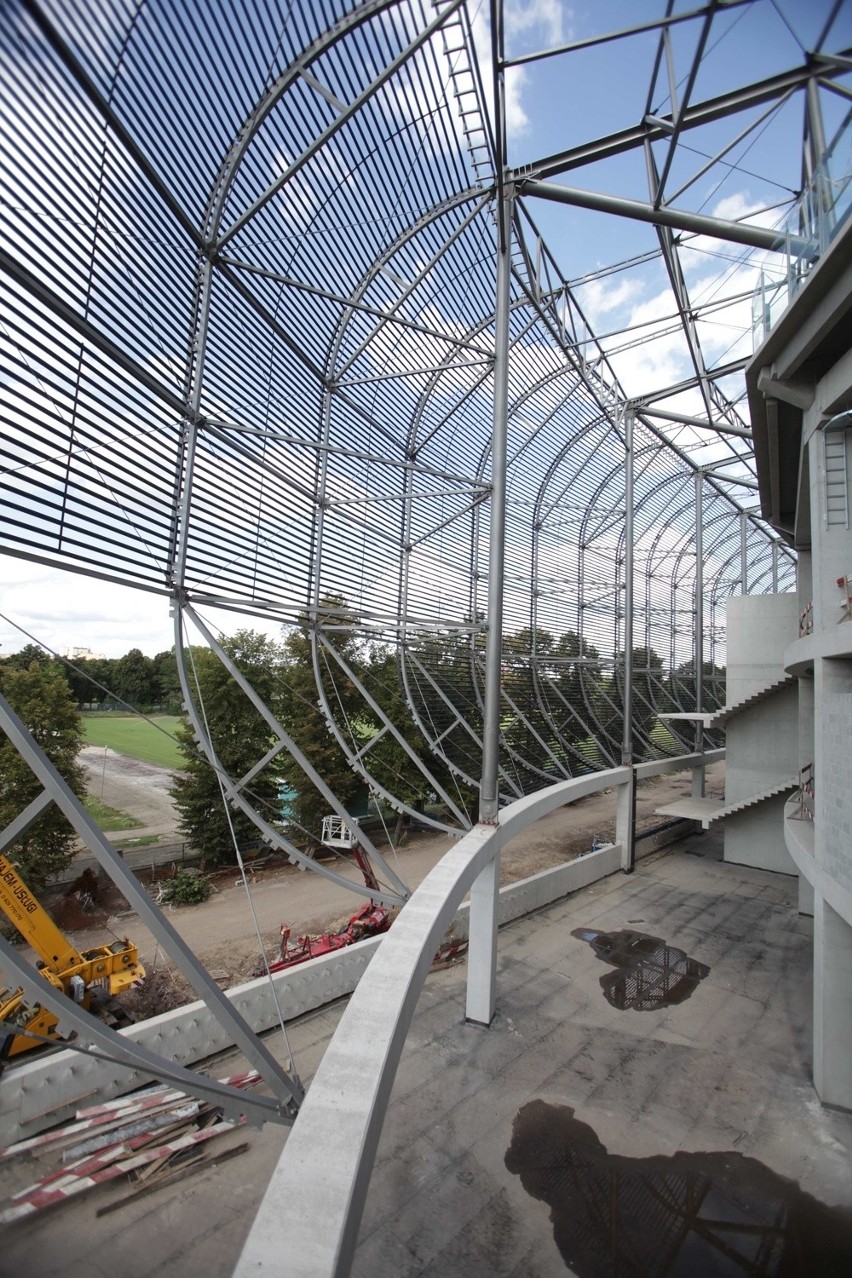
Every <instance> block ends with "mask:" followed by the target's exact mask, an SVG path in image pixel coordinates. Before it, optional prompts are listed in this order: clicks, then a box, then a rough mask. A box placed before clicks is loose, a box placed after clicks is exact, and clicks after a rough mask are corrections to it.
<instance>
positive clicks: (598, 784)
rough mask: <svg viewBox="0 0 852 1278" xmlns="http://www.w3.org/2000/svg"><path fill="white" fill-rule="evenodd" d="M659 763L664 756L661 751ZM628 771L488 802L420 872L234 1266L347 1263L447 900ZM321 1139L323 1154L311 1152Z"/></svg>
mask: <svg viewBox="0 0 852 1278" xmlns="http://www.w3.org/2000/svg"><path fill="white" fill-rule="evenodd" d="M688 757H689V759H690V761H692V760H694V757H695V756H688ZM660 763H661V764H665V765H666V767H667V768H668V766H669V765H670V764H671V763H672V760H661V761H660ZM684 766H686V767H688V766H690V763H687V764H685V765H684ZM630 779H631V769H630V768H629V767H621V768H609V769H607V770H606V771H603V772H596V773H592V774H590V775H588V776H584V777H574V778H572V779H570V780H567V781H560V782H558V783H557V784H556V785H553V786H549V787H548V788H547V789H545V790H540V791H538V792H536V793H535V794H532V795H527V796H525V797H524V798H522V799H518V800H517V801H516V802H515V803H512V804H510V805H509V806H508V807H506V808H504V809H503V810H502V811H501V812H500V815H499V824H498V825H496V826H483V825H478V826H476V827H475V828H474V829H473V830H471V831H469V833H467V834H466V835H465V836H464V837H463V838H462V839H461V840H460V841H459V842H458V843H457V844H456V845H455V847H453V848H452V849H451V850H450V851H449V852H448V853H447V854H446V856H444V857H443V858H442V860H441V861H439V863H438V864H437V865H436V866H435V868H434V869H433V870H432V871H431V872H430V874H429V875H428V876H427V877H426V878H425V879H424V880H423V882H422V883H421V885H420V887H419V888H417V890H416V891H415V892H414V894H413V896H412V897H411V898H410V900H409V901H408V902H407V904H406V905H405V907H404V908H403V910H402V911H401V913H400V914H399V916H398V918H397V920H396V922H395V923H394V926H393V928H392V929H391V931H390V932H389V933H388V934H387V935H386V936H385V938H384V940H383V942H382V945H381V947H380V949H379V951H378V953H377V954H376V955H375V957H374V958H373V959H372V961H371V963H370V966H369V968H368V969H367V971H366V973H365V974H364V976H363V977H362V978H361V981H360V983H359V985H358V987H357V989H356V990H355V993H354V994H353V995H352V998H351V999H350V1001H349V1005H348V1006H347V1008H346V1010H345V1012H344V1013H343V1016H342V1017H341V1020H340V1022H339V1024H338V1027H337V1030H336V1031H335V1034H334V1037H333V1038H332V1040H331V1042H330V1043H329V1045H328V1047H327V1049H326V1052H325V1055H324V1057H323V1059H322V1062H321V1064H320V1067H319V1069H318V1070H317V1073H316V1075H315V1077H314V1079H313V1082H312V1083H311V1086H310V1089H309V1091H308V1094H307V1098H306V1100H305V1102H304V1104H303V1106H302V1108H301V1111H300V1113H299V1117H298V1121H297V1122H296V1124H295V1126H294V1127H293V1130H292V1131H291V1133H290V1135H289V1137H288V1140H287V1144H286V1146H285V1148H284V1151H283V1153H282V1155H281V1158H280V1160H279V1163H278V1166H277V1167H276V1169H275V1171H274V1172H273V1174H272V1177H271V1179H270V1182H269V1185H268V1188H267V1190H266V1194H265V1195H264V1198H263V1201H262V1203H261V1205H260V1209H259V1211H258V1214H257V1217H256V1218H255V1221H254V1224H253V1225H252V1228H251V1231H250V1233H249V1236H248V1239H247V1241H246V1244H245V1247H244V1249H243V1252H242V1255H241V1257H240V1260H239V1261H238V1263H237V1267H236V1269H235V1271H234V1276H235V1278H262V1276H263V1275H267V1276H269V1275H283V1274H284V1273H285V1272H286V1274H287V1278H345V1275H347V1274H348V1273H349V1271H350V1267H351V1263H352V1257H353V1255H354V1251H355V1247H356V1244H357V1240H358V1230H359V1228H360V1224H361V1217H362V1213H363V1209H364V1202H365V1200H366V1195H367V1188H368V1185H369V1181H370V1174H371V1172H372V1167H373V1162H374V1159H375V1154H376V1149H377V1147H378V1142H379V1137H380V1135H381V1130H382V1124H383V1122H384V1118H385V1114H386V1112H387V1107H388V1102H389V1100H390V1094H391V1090H392V1088H393V1082H394V1077H395V1075H396V1070H397V1067H398V1064H399V1060H400V1057H401V1054H402V1050H403V1047H404V1044H405V1039H406V1037H407V1034H408V1030H409V1026H410V1024H411V1019H412V1017H413V1014H414V1009H415V1007H416V1004H417V1000H418V999H419V997H420V992H421V990H422V988H423V985H424V983H425V980H426V976H427V974H428V972H429V968H430V967H431V964H432V960H433V958H434V955H435V952H436V950H437V949H438V946H439V944H440V942H441V940H442V939H443V936H444V932H445V931H446V928H447V927H448V925H449V923H450V922H451V920H452V918H453V916H454V914H455V911H456V909H457V907H458V905H459V904H460V903H461V901H462V899H463V897H464V896H465V894H466V893H467V891H468V890H469V889H470V887H471V885H472V884H473V882H474V880H475V879H476V878H477V877H478V876H479V874H480V873H481V872H482V871H483V869H484V868H485V867H486V866H487V865H488V864H489V863H490V862H491V861H492V860H493V859H494V857H496V856H497V854H498V853H499V851H500V850H501V848H502V847H503V846H504V845H505V844H506V843H507V842H508V841H509V840H510V839H512V838H514V837H515V835H517V834H519V833H520V832H521V831H522V830H524V829H525V828H526V827H527V826H528V825H530V824H531V823H532V822H533V821H536V820H538V819H539V818H540V817H543V816H545V815H547V813H548V812H552V811H553V810H554V809H556V808H559V807H563V806H564V805H565V804H567V803H571V802H574V801H575V800H577V799H581V798H584V797H585V796H586V795H588V794H595V793H599V792H600V791H601V790H606V789H609V788H611V787H620V786H623V785H626V784H628V782H629V781H630ZM324 1150H325V1151H329V1156H327V1157H326V1156H320V1154H321V1152H322V1151H324ZM330 1151H333V1154H331V1152H330Z"/></svg>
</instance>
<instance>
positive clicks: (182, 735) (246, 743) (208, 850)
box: [171, 630, 282, 865]
mask: <svg viewBox="0 0 852 1278" xmlns="http://www.w3.org/2000/svg"><path fill="white" fill-rule="evenodd" d="M222 647H223V649H224V651H225V652H226V653H227V654H228V656H229V657H230V658H231V660H232V661H233V662H234V664H235V666H236V667H237V669H238V670H239V671H240V673H241V674H243V675H244V676H245V678H246V679H247V680H248V682H249V683H250V684H251V686H252V688H254V690H255V691H256V692H257V694H258V696H259V697H260V699H261V700H262V701H263V702H264V703H265V704H266V705H268V706H269V707H270V708H271V709H273V710H275V708H276V703H277V700H278V669H279V666H280V664H281V648H280V645H279V644H276V643H275V642H274V641H273V640H271V639H268V638H267V637H266V636H265V635H262V634H258V633H257V632H256V631H254V630H240V631H238V632H237V633H236V634H235V635H233V636H232V637H231V638H230V639H226V640H224V641H223V643H222ZM192 659H193V666H194V668H195V673H196V678H197V680H198V686H199V692H198V700H199V702H200V708H202V709H203V714H204V717H205V719H206V723H207V727H208V730H209V734H210V740H211V742H212V744H213V749H214V750H215V752H216V756H217V758H218V759H219V762H220V763H221V765H222V768H223V770H224V771H225V773H226V774H227V775H228V776H229V777H231V778H234V779H239V778H240V777H243V776H245V774H246V773H247V772H248V771H249V770H250V769H251V768H253V767H254V766H255V764H256V763H258V762H259V761H260V760H261V759H262V758H263V757H264V755H265V754H266V753H267V751H268V750H269V748H270V746H271V745H272V743H273V739H274V738H273V733H272V732H271V730H270V728H269V725H268V724H267V722H266V720H265V719H264V718H263V717H262V715H260V714H259V713H258V711H257V710H256V709H255V707H254V706H253V705H252V703H251V702H250V701H249V699H248V697H246V695H245V693H244V692H243V691H242V689H241V688H240V686H239V684H238V683H237V682H236V680H235V679H234V678H233V677H232V676H231V674H230V673H229V671H228V670H227V669H226V668H225V666H223V665H222V663H221V662H220V661H219V659H218V657H216V655H215V654H214V653H213V652H211V651H210V650H209V649H207V648H194V649H193V650H192ZM176 736H177V740H178V746H179V748H180V751H181V753H182V754H183V757H184V760H185V762H184V766H183V770H182V771H181V772H179V773H177V775H176V776H175V778H174V780H173V782H172V785H171V794H172V797H173V798H174V801H175V803H176V805H177V808H178V811H179V812H180V823H179V825H178V830H179V831H180V833H181V834H182V835H183V836H184V837H185V838H186V839H188V840H189V842H190V843H191V844H192V846H193V847H195V848H197V849H198V850H199V851H200V852H202V853H203V855H204V858H205V861H206V862H207V864H208V865H228V864H231V863H233V862H235V861H236V853H235V851H234V837H233V836H232V834H231V826H230V824H229V821H228V812H227V811H226V808H225V804H224V803H223V800H222V792H221V789H220V786H219V779H218V775H217V773H216V771H215V769H214V768H213V767H212V766H211V765H210V764H209V763H208V761H207V759H206V758H205V757H204V756H203V755H202V754H201V753H200V752H199V750H198V748H197V747H196V744H195V740H194V736H193V730H192V728H191V727H190V725H189V723H188V722H187V721H186V720H184V722H183V723H182V724H181V725H180V726H179V727H178V730H177V733H176ZM281 775H282V765H281V762H280V757H279V759H276V760H273V761H272V762H271V763H269V764H267V765H266V767H264V768H263V769H262V770H261V771H260V772H259V773H257V775H256V776H254V777H253V778H252V780H251V782H250V784H249V785H248V787H247V788H246V791H245V793H246V797H247V798H248V799H249V801H250V802H251V804H252V806H253V807H254V808H255V809H256V810H258V811H259V812H260V813H261V815H263V816H264V818H265V819H266V820H267V821H272V820H276V819H277V818H278V813H279V806H280V800H279V792H280V787H281ZM230 816H231V821H232V822H233V828H234V835H235V836H236V840H237V843H238V844H239V846H240V847H243V846H244V845H246V844H250V843H254V842H256V840H257V838H258V831H257V827H256V826H255V825H254V823H253V822H252V821H250V820H249V818H248V817H247V816H245V815H244V814H243V813H242V812H241V811H240V810H239V809H236V808H234V809H232V810H231V812H230Z"/></svg>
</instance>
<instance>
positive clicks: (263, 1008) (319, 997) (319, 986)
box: [0, 937, 383, 1143]
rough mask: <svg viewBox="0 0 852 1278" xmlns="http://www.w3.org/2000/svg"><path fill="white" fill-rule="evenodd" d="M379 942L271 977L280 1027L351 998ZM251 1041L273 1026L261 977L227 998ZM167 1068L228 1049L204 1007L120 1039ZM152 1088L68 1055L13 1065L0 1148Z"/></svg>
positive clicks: (3, 1101)
mask: <svg viewBox="0 0 852 1278" xmlns="http://www.w3.org/2000/svg"><path fill="white" fill-rule="evenodd" d="M382 939H383V938H382V937H371V938H369V939H367V940H364V941H360V942H359V943H358V944H357V945H353V946H350V947H347V948H346V949H345V950H338V951H336V953H334V954H327V955H323V956H322V957H321V958H316V959H313V960H311V962H309V963H305V964H303V965H302V966H300V967H297V968H294V969H291V970H290V971H289V972H280V973H276V975H275V976H274V977H273V980H274V983H275V992H276V994H277V997H278V1001H279V1003H280V1006H281V1013H282V1016H283V1018H284V1020H285V1021H290V1020H293V1019H294V1018H295V1017H297V1016H302V1015H304V1014H305V1013H306V1012H311V1011H313V1010H314V1009H316V1008H318V1007H323V1006H325V1005H326V1004H328V1003H332V1002H334V1001H335V1000H336V999H338V998H343V997H345V996H346V995H348V994H351V993H352V991H353V990H354V989H355V987H356V985H357V984H358V982H359V980H360V979H361V977H362V976H363V974H364V972H365V971H366V970H367V965H368V964H369V962H370V960H371V958H372V957H373V954H374V953H375V952H376V950H377V949H378V947H379V945H380V944H381V942H382ZM225 996H226V998H228V999H229V1000H230V1001H231V1002H232V1003H233V1004H234V1006H235V1007H236V1008H237V1011H239V1012H240V1014H241V1015H242V1016H243V1017H244V1019H245V1021H246V1022H247V1024H248V1025H249V1026H250V1027H251V1029H252V1030H253V1031H254V1032H255V1033H256V1034H262V1033H265V1032H266V1031H268V1030H272V1029H274V1028H275V1027H276V1026H277V1024H278V1013H277V1010H276V1007H275V998H274V997H273V992H272V989H271V987H270V983H269V980H268V978H267V977H265V976H262V977H259V978H258V979H257V980H253V981H249V982H247V983H246V984H245V985H238V986H235V987H234V988H233V989H231V990H227V991H226V995H225ZM119 1033H120V1036H121V1037H122V1038H124V1039H130V1040H131V1041H132V1042H136V1043H140V1044H141V1045H142V1046H143V1047H146V1048H148V1049H149V1050H150V1051H153V1052H156V1053H157V1054H158V1055H159V1056H162V1057H164V1058H165V1059H166V1060H169V1061H174V1062H176V1063H177V1064H179V1065H186V1066H191V1065H194V1064H196V1063H198V1062H199V1061H204V1060H207V1059H209V1058H210V1057H211V1056H214V1055H215V1054H216V1053H217V1052H221V1051H225V1050H227V1049H228V1048H230V1047H232V1046H233V1038H232V1037H231V1035H230V1034H228V1032H227V1030H225V1029H224V1028H223V1027H222V1026H221V1025H220V1024H219V1022H218V1020H217V1019H216V1017H215V1016H214V1015H213V1013H212V1012H211V1011H210V1009H209V1008H208V1007H207V1005H206V1003H204V1002H197V1003H190V1004H188V1005H186V1006H183V1007H176V1008H175V1009H174V1010H173V1011H171V1012H164V1013H163V1014H162V1015H160V1016H155V1017H152V1018H151V1019H150V1020H147V1021H141V1022H140V1023H139V1024H138V1025H131V1026H128V1027H127V1029H123V1030H121V1031H119ZM152 1081H154V1080H153V1079H152V1078H151V1077H150V1076H148V1075H146V1074H143V1073H141V1072H140V1071H138V1070H134V1069H130V1068H128V1067H126V1066H122V1065H118V1064H114V1063H112V1062H109V1061H103V1060H98V1059H96V1058H93V1057H89V1056H85V1055H83V1054H82V1053H80V1052H76V1051H74V1050H73V1049H66V1050H65V1051H61V1052H54V1053H51V1054H50V1055H49V1056H45V1057H41V1058H39V1059H37V1060H34V1061H27V1062H26V1063H23V1064H20V1065H16V1066H15V1067H14V1069H10V1070H9V1071H7V1073H6V1075H5V1077H4V1078H3V1080H2V1082H0V1143H12V1142H13V1141H16V1140H21V1139H23V1138H25V1137H27V1136H33V1135H35V1134H36V1133H37V1132H40V1131H44V1130H45V1128H47V1127H52V1126H54V1125H55V1124H56V1123H61V1122H64V1121H65V1120H67V1119H69V1118H73V1116H74V1114H75V1113H76V1111H77V1110H78V1109H79V1108H81V1107H82V1106H84V1105H91V1104H95V1103H97V1102H100V1101H104V1100H109V1099H111V1098H113V1097H115V1096H122V1095H124V1094H125V1093H127V1092H130V1091H133V1090H134V1089H135V1088H137V1087H142V1086H144V1085H145V1084H146V1083H149V1082H152Z"/></svg>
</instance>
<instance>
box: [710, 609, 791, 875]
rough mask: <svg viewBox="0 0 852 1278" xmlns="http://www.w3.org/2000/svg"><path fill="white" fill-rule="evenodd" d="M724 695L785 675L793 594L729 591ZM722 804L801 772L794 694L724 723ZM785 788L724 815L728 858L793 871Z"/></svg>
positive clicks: (730, 700) (730, 697)
mask: <svg viewBox="0 0 852 1278" xmlns="http://www.w3.org/2000/svg"><path fill="white" fill-rule="evenodd" d="M727 615H728V681H727V695H726V701H727V704H728V705H736V704H737V703H738V702H741V701H742V700H743V699H744V698H746V697H748V696H750V695H751V694H753V693H755V692H759V691H761V690H762V689H764V688H766V687H767V686H769V685H770V684H773V683H777V682H778V681H779V680H781V679H783V678H784V674H785V671H784V652H785V649H786V648H787V647H788V645H789V644H790V643H791V642H792V641H793V640H794V639H795V637H796V636H797V635H798V633H799V601H798V598H797V596H796V595H792V594H790V595H745V596H742V595H734V596H732V597H731V598H730V599H729V601H728V614H727ZM725 746H726V751H727V766H726V769H725V805H726V806H727V805H729V804H734V803H740V802H742V801H744V800H747V799H750V798H754V797H756V796H757V795H759V794H763V793H765V792H766V791H767V790H771V789H772V788H773V787H774V786H776V785H779V784H781V783H782V782H784V781H789V780H790V779H791V778H794V777H797V776H798V775H799V768H800V766H801V760H800V758H799V696H798V688H797V686H796V685H795V684H793V685H791V686H790V687H787V688H780V689H779V690H778V691H776V692H773V693H772V694H771V695H770V696H768V697H766V698H764V699H763V700H762V701H758V702H756V703H755V704H754V705H753V706H749V707H747V708H746V709H744V710H741V711H740V712H739V713H737V714H733V715H731V717H730V718H729V719H728V720H727V721H726V723H725ZM785 799H786V795H780V796H778V797H777V798H773V799H768V800H764V801H762V802H760V803H756V804H755V805H754V806H753V807H750V808H747V809H745V810H744V811H743V812H738V813H735V814H733V815H732V816H729V817H726V819H725V860H726V861H732V862H734V863H735V864H737V865H753V866H755V868H757V869H761V870H775V871H777V872H778V873H781V874H795V873H796V867H795V864H794V862H793V860H792V858H791V856H790V853H789V852H788V851H787V846H786V843H785V839H784V802H785Z"/></svg>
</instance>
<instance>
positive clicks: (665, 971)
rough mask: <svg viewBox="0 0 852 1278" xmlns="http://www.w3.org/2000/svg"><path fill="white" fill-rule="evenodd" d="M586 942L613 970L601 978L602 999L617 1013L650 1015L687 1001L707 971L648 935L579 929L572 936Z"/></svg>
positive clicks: (657, 937)
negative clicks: (614, 1008) (631, 1010)
mask: <svg viewBox="0 0 852 1278" xmlns="http://www.w3.org/2000/svg"><path fill="white" fill-rule="evenodd" d="M571 935H572V936H576V937H577V939H578V940H580V941H588V942H589V945H591V947H592V949H593V950H594V952H595V954H596V955H597V956H598V958H599V959H602V960H603V961H604V962H605V963H610V964H611V965H612V966H613V967H614V968H615V969H616V970H615V971H614V972H608V973H607V975H606V976H602V977H601V989H602V990H603V992H604V997H605V998H606V1001H607V1002H608V1003H611V1004H612V1006H613V1007H617V1008H618V1009H619V1011H622V1012H623V1011H626V1010H627V1009H628V1008H633V1009H634V1010H635V1011H637V1012H650V1011H653V1009H654V1008H655V1007H671V1006H672V1005H673V1004H674V1003H682V1002H683V1001H684V999H687V998H689V996H690V994H691V993H692V991H693V990H694V989H695V987H696V986H697V985H698V982H699V981H703V980H704V977H705V976H707V974H708V972H709V971H710V968H709V967H708V966H707V964H706V963H699V962H698V961H697V960H696V959H693V958H690V957H689V955H688V954H685V953H684V951H683V950H678V949H675V947H674V946H673V945H666V943H665V941H664V940H663V939H662V937H659V936H649V935H648V933H647V932H633V931H631V930H630V929H625V930H624V931H623V932H596V931H595V930H594V929H593V928H587V927H578V928H575V929H574V930H573V932H572V933H571Z"/></svg>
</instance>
